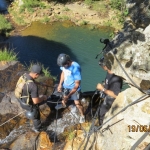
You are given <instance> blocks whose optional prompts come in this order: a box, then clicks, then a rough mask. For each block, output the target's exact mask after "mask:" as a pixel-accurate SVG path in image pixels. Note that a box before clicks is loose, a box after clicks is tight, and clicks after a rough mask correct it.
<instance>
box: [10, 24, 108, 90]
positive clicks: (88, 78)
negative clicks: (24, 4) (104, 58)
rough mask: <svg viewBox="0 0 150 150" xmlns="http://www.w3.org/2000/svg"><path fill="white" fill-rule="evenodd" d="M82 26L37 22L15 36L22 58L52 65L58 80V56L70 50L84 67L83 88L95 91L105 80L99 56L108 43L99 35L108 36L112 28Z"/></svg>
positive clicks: (14, 42)
mask: <svg viewBox="0 0 150 150" xmlns="http://www.w3.org/2000/svg"><path fill="white" fill-rule="evenodd" d="M90 28H91V27H90V26H85V27H79V26H75V25H74V24H72V23H68V22H62V23H59V22H55V23H53V24H42V23H39V22H34V23H32V25H31V26H30V27H28V28H27V29H25V30H24V31H22V32H21V33H20V34H21V35H18V36H12V37H11V38H10V39H9V40H8V42H11V43H13V48H14V50H15V51H16V52H17V53H18V56H19V60H20V61H21V62H22V63H24V62H26V64H29V62H30V61H33V60H34V61H39V62H41V63H43V64H44V65H45V66H46V67H49V68H50V71H51V73H52V75H54V76H57V77H58V79H59V75H60V69H59V67H58V66H57V63H56V59H57V56H58V55H59V54H60V53H67V54H69V55H70V56H71V58H72V60H74V61H77V62H79V64H80V65H81V68H82V82H81V85H82V91H83V92H84V91H91V90H95V87H96V84H97V83H98V82H101V81H102V80H104V77H105V72H104V71H103V70H102V69H101V68H100V67H99V65H98V59H99V58H98V59H95V57H96V55H97V54H98V53H99V51H100V50H102V48H103V47H104V46H105V45H104V44H102V43H100V42H99V39H100V38H108V37H109V33H110V30H107V31H106V30H103V29H95V30H91V29H90Z"/></svg>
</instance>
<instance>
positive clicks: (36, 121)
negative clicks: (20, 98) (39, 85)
mask: <svg viewBox="0 0 150 150" xmlns="http://www.w3.org/2000/svg"><path fill="white" fill-rule="evenodd" d="M32 111H34V113H35V116H34V118H33V120H32V121H33V125H34V128H35V129H37V130H39V129H40V127H41V120H40V111H39V108H38V107H37V106H36V107H33V110H32Z"/></svg>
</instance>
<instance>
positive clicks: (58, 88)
mask: <svg viewBox="0 0 150 150" xmlns="http://www.w3.org/2000/svg"><path fill="white" fill-rule="evenodd" d="M63 82H64V72H63V71H62V73H61V76H60V81H59V85H58V87H57V90H58V92H61V91H62V83H63Z"/></svg>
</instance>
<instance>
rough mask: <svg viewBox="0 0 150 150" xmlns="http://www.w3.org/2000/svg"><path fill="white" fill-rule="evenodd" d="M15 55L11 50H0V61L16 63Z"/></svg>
mask: <svg viewBox="0 0 150 150" xmlns="http://www.w3.org/2000/svg"><path fill="white" fill-rule="evenodd" d="M17 60H18V58H17V54H16V53H15V52H14V51H13V50H8V49H6V48H5V49H3V50H2V49H0V61H17Z"/></svg>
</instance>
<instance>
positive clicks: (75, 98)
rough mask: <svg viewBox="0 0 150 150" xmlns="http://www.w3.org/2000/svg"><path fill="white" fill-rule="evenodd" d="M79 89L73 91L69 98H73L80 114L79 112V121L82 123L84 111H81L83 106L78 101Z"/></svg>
mask: <svg viewBox="0 0 150 150" xmlns="http://www.w3.org/2000/svg"><path fill="white" fill-rule="evenodd" d="M80 93H81V92H80V91H77V92H75V93H74V94H73V95H72V96H71V100H74V103H75V105H76V107H77V108H78V110H79V112H80V114H81V117H80V121H79V122H80V123H83V122H85V117H84V112H83V106H82V104H81V102H80V100H79V99H80Z"/></svg>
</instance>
